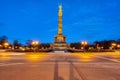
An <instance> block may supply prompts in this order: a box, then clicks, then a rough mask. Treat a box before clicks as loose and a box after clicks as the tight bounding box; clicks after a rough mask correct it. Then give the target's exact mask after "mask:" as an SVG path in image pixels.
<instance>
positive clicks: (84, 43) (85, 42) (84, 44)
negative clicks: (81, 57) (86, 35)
mask: <svg viewBox="0 0 120 80" xmlns="http://www.w3.org/2000/svg"><path fill="white" fill-rule="evenodd" d="M81 44H82V45H83V50H84V53H85V46H86V45H88V42H87V41H82V42H81Z"/></svg>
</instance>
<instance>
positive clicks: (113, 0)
mask: <svg viewBox="0 0 120 80" xmlns="http://www.w3.org/2000/svg"><path fill="white" fill-rule="evenodd" d="M59 3H62V5H63V34H64V35H66V37H67V42H79V41H82V40H87V41H89V42H93V41H96V40H104V39H107V40H108V39H119V38H120V0H61V1H60V0H0V29H1V31H0V36H2V35H6V36H8V38H9V40H10V41H13V40H14V39H19V40H20V42H24V41H25V40H29V39H32V40H39V41H40V42H43V43H47V42H54V36H55V35H56V34H57V27H58V16H57V14H58V4H59Z"/></svg>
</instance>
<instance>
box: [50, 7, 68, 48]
mask: <svg viewBox="0 0 120 80" xmlns="http://www.w3.org/2000/svg"><path fill="white" fill-rule="evenodd" d="M54 38H55V41H54V44H52V47H53V49H58V50H64V49H67V47H68V44H67V43H66V36H64V35H63V33H62V5H59V11H58V34H57V35H56V36H55V37H54Z"/></svg>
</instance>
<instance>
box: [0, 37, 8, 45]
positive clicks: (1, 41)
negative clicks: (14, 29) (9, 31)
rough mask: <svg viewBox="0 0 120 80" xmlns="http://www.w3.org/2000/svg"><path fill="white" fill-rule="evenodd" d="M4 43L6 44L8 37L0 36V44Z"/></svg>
mask: <svg viewBox="0 0 120 80" xmlns="http://www.w3.org/2000/svg"><path fill="white" fill-rule="evenodd" d="M4 42H8V37H7V36H1V37H0V43H1V44H3V43H4Z"/></svg>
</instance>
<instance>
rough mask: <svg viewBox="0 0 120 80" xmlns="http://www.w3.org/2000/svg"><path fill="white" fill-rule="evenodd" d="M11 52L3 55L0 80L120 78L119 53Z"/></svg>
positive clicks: (99, 79) (96, 79)
mask: <svg viewBox="0 0 120 80" xmlns="http://www.w3.org/2000/svg"><path fill="white" fill-rule="evenodd" d="M8 54H9V53H3V54H0V80H120V53H74V54H69V53H43V54H39V53H29V54H28V53H27V54H22V55H8ZM16 54H18V53H16Z"/></svg>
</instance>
